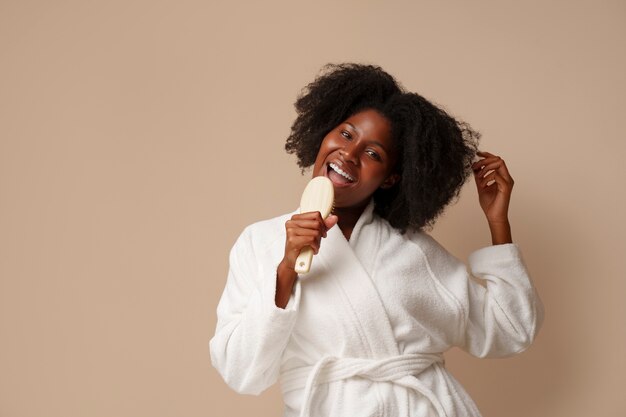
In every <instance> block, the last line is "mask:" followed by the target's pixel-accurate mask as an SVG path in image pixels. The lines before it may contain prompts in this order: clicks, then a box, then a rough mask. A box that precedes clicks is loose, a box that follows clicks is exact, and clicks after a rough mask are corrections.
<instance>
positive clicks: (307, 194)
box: [295, 177, 335, 274]
mask: <svg viewBox="0 0 626 417" xmlns="http://www.w3.org/2000/svg"><path fill="white" fill-rule="evenodd" d="M334 202H335V190H334V188H333V183H332V182H331V181H330V180H329V179H328V178H326V177H314V178H313V179H312V180H311V181H309V183H308V184H307V186H306V187H305V188H304V192H303V193H302V198H301V199H300V213H308V212H311V211H319V212H320V214H321V215H322V219H326V218H327V217H328V216H329V215H330V213H331V211H332V210H333V204H334ZM312 260H313V248H311V247H310V246H306V247H304V248H302V250H301V251H300V254H299V255H298V258H297V259H296V267H295V271H296V272H297V273H298V274H306V273H307V272H309V269H311V261H312Z"/></svg>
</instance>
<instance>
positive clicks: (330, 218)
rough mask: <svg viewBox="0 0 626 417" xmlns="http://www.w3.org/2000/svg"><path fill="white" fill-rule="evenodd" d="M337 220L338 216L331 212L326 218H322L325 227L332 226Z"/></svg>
mask: <svg viewBox="0 0 626 417" xmlns="http://www.w3.org/2000/svg"><path fill="white" fill-rule="evenodd" d="M338 221H339V217H337V216H336V215H335V214H331V215H330V216H328V217H327V218H326V220H324V224H325V225H326V229H327V230H328V229H330V228H332V227H333V226H334V225H336V224H337V222H338Z"/></svg>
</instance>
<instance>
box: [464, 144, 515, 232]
mask: <svg viewBox="0 0 626 417" xmlns="http://www.w3.org/2000/svg"><path fill="white" fill-rule="evenodd" d="M477 154H478V156H480V157H482V159H480V160H479V161H476V162H474V163H473V164H472V170H473V171H474V179H475V180H476V187H477V189H478V200H479V202H480V207H481V208H482V209H483V211H484V212H485V215H486V216H487V221H488V222H489V223H490V224H498V223H507V222H508V221H509V218H508V212H509V202H510V201H511V191H512V190H513V183H514V181H513V178H511V175H510V174H509V170H508V169H507V167H506V164H505V163H504V160H503V159H502V158H500V157H499V156H496V155H493V154H491V153H489V152H478V153H477Z"/></svg>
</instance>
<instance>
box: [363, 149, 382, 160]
mask: <svg viewBox="0 0 626 417" xmlns="http://www.w3.org/2000/svg"><path fill="white" fill-rule="evenodd" d="M365 152H366V153H367V154H368V155H369V156H371V157H372V158H374V159H375V160H377V161H380V160H381V158H380V155H378V153H376V151H374V150H372V149H368V150H366V151H365Z"/></svg>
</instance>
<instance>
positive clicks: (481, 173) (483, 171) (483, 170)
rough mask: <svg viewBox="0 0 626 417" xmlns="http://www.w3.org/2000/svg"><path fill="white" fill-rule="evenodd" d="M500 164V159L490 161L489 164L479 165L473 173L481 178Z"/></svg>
mask: <svg viewBox="0 0 626 417" xmlns="http://www.w3.org/2000/svg"><path fill="white" fill-rule="evenodd" d="M501 164H502V161H501V160H500V161H496V162H492V163H490V164H487V165H485V166H483V167H481V168H480V169H477V170H474V175H476V176H478V177H481V178H482V177H484V176H485V175H488V174H490V173H491V172H492V171H494V170H495V169H497V168H499V167H500V165H501Z"/></svg>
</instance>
